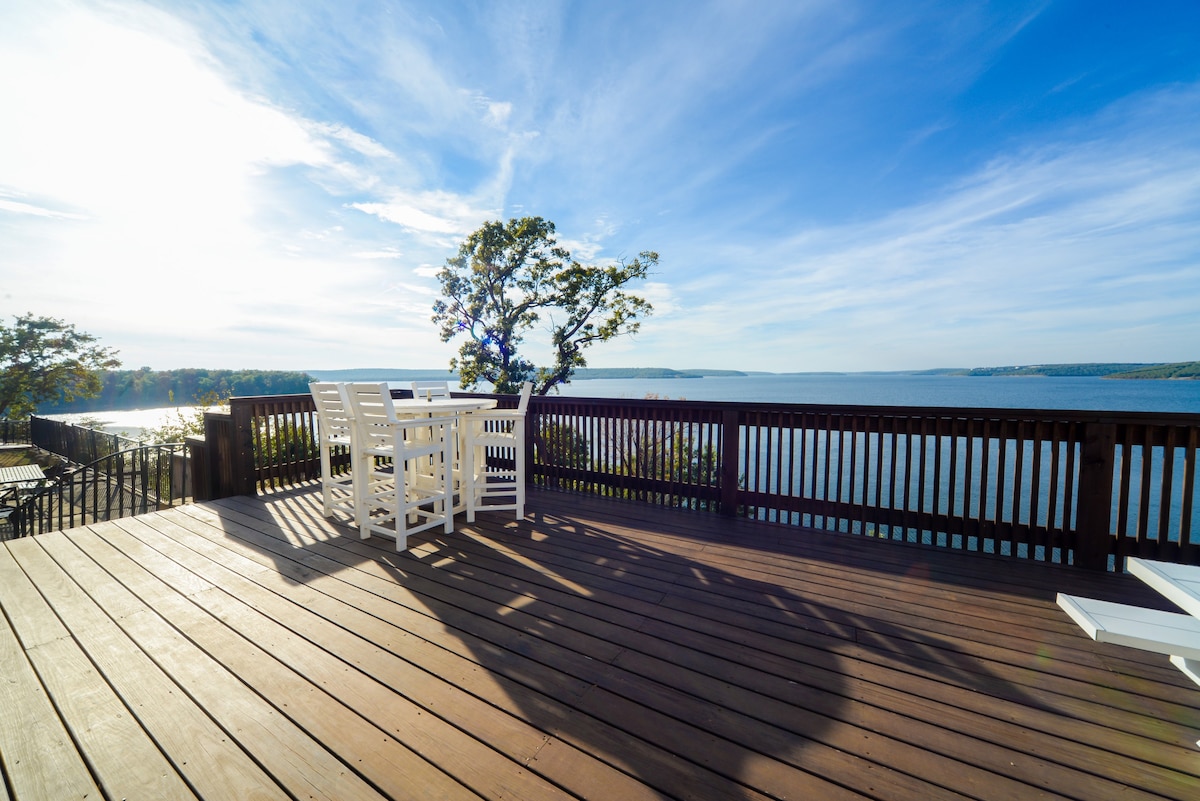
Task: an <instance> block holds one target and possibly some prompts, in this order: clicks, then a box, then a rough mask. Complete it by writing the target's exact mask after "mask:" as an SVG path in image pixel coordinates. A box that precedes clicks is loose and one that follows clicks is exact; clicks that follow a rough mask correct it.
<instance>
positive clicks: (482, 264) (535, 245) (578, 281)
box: [433, 217, 658, 395]
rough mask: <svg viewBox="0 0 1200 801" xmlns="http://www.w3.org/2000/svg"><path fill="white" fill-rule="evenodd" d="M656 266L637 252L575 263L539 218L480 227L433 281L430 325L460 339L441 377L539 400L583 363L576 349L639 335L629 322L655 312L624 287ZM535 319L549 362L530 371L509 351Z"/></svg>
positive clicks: (466, 385)
mask: <svg viewBox="0 0 1200 801" xmlns="http://www.w3.org/2000/svg"><path fill="white" fill-rule="evenodd" d="M657 263H658V254H657V253H653V252H651V251H644V252H643V253H641V254H639V256H638V258H636V259H634V260H633V261H631V262H628V263H626V262H625V261H623V260H622V261H620V262H618V263H617V264H613V265H610V266H608V267H595V266H589V265H583V264H580V263H579V262H577V261H574V260H573V259H572V258H571V254H570V253H569V252H568V251H567V250H566V249H565V248H563V247H561V246H559V245H558V243H557V241H556V240H555V238H554V223H552V222H549V221H547V220H543V219H542V218H541V217H522V218H521V219H515V218H514V219H511V220H509V221H508V224H507V225H506V224H503V223H501V222H499V221H495V222H486V223H484V224H483V226H482V227H480V228H479V230H477V231H475V233H473V234H471V235H470V236H468V237H467V239H466V241H464V242H463V243H462V245H460V246H459V249H458V255H457V256H455V257H454V258H451V259H447V260H446V266H445V267H443V268H442V270H441V272H439V273H438V276H437V277H438V281H439V282H440V283H441V286H442V295H443V296H444V297H445V299H443V300H439V301H437V303H435V304H434V306H433V312H434V313H433V321H434V322H435V323H437V324H438V326H439V328H440V333H441V337H442V341H443V342H449V341H450V340H451V339H453V338H454V337H456V336H458V335H459V334H465V335H466V336H467V341H466V342H464V343H463V345H462V347H461V348H459V351H458V356H457V357H456V358H454V359H451V361H450V369H451V370H455V369H457V370H458V372H459V378H460V383H461V384H462V386H463V387H464V388H469V387H473V386H475V385H476V384H477V383H479V382H480V381H487V382H490V383H491V384H492V385H493V386H494V387H495V391H496V392H501V393H516V392H518V391H519V390H520V387H521V384H522V383H523V382H525V381H532V382H533V383H534V392H535V393H536V394H538V395H545V394H546V393H547V392H549V391H550V389H551V388H552V387H554V386H555V385H557V384H564V383H567V382H568V381H569V380H570V378H571V374H572V373H574V371H575V370H576V369H578V368H580V367H584V366H585V365H586V364H587V361H586V360H585V359H584V356H583V351H584V349H585V348H587V347H590V346H591V345H593V344H594V343H596V342H604V341H606V340H609V339H612V338H613V337H615V336H618V335H620V334H632V333H635V332H636V331H637V330H638V327H639V325H640V323H639V322H638V318H639V317H644V316H647V315H649V314H651V313H652V312H653V311H654V309H653V307H652V306H651V305H650V304H649V303H648V302H647V301H646V300H645V299H643V298H641V297H638V296H637V295H632V294H629V293H628V292H625V291H624V289H623V288H624V287H625V286H626V285H627V284H629V283H631V282H632V281H635V280H637V279H644V278H646V276H647V275H648V274H649V271H650V268H651V267H653V266H654V265H656V264H657ZM543 317H545V318H546V322H547V323H548V327H549V332H550V346H551V348H552V350H553V353H554V363H553V364H552V365H551V366H549V367H535V366H534V364H533V363H532V362H531V361H529V360H528V359H526V358H524V357H522V356H520V355H519V354H518V352H517V349H518V347H519V346H520V345H521V343H522V342H523V341H524V338H525V334H526V332H527V331H528V330H529V329H530V328H532V327H533V326H534V325H535V324H536V323H538V322H539V321H541V320H542V319H543Z"/></svg>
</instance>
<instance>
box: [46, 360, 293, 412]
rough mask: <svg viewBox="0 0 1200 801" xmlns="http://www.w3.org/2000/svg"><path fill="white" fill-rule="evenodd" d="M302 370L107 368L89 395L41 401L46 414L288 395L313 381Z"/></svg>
mask: <svg viewBox="0 0 1200 801" xmlns="http://www.w3.org/2000/svg"><path fill="white" fill-rule="evenodd" d="M315 380H316V379H315V378H313V377H312V376H311V375H309V374H308V373H299V372H288V371H279V370H193V369H189V370H149V369H141V370H111V371H108V372H106V373H105V374H104V379H103V389H101V390H100V394H99V395H98V396H97V397H95V398H88V399H87V400H77V401H75V402H74V403H67V404H57V405H53V406H51V405H48V404H42V405H41V406H39V407H38V411H39V412H42V413H47V414H65V413H72V412H95V411H110V410H113V409H150V408H155V407H159V406H190V405H192V404H194V403H196V402H197V401H200V400H210V399H212V398H213V397H214V396H215V397H216V398H217V399H220V400H224V399H225V398H228V397H229V396H231V395H289V394H293V393H297V392H308V384H309V382H310V381H315Z"/></svg>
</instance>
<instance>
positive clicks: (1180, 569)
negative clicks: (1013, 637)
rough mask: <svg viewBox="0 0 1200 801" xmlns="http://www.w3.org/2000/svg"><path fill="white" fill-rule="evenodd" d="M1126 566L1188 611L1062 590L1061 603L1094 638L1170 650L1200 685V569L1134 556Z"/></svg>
mask: <svg viewBox="0 0 1200 801" xmlns="http://www.w3.org/2000/svg"><path fill="white" fill-rule="evenodd" d="M1125 565H1126V569H1127V570H1128V571H1129V572H1130V573H1131V574H1132V575H1134V576H1137V577H1138V578H1140V579H1141V580H1142V581H1144V582H1145V583H1146V584H1148V585H1149V586H1150V587H1152V588H1154V589H1155V590H1156V591H1158V592H1159V593H1160V594H1162V595H1163V596H1164V597H1165V598H1167V599H1168V600H1170V601H1171V602H1172V603H1174V604H1175V605H1177V606H1179V607H1180V608H1181V609H1183V610H1184V611H1186V612H1187V614H1180V613H1178V612H1162V611H1159V610H1157V609H1145V608H1143V607H1140V606H1130V605H1128V604H1118V603H1112V602H1109V601H1100V600H1097V599H1095V598H1080V597H1078V596H1073V595H1065V594H1063V593H1059V594H1058V598H1057V601H1058V605H1059V606H1060V607H1062V609H1063V610H1064V611H1065V612H1066V613H1067V614H1068V615H1069V616H1070V617H1071V619H1072V620H1074V621H1075V622H1076V623H1077V624H1078V625H1079V627H1080V628H1082V629H1083V630H1084V631H1085V632H1087V634H1088V636H1090V637H1091V638H1092V639H1093V640H1095V641H1096V642H1110V643H1116V644H1117V645H1125V646H1128V647H1130V648H1138V649H1141V650H1143V651H1151V652H1153V653H1159V654H1166V655H1168V656H1170V657H1171V664H1173V665H1175V667H1177V668H1179V670H1180V671H1182V672H1183V674H1184V675H1186V676H1187V677H1189V678H1190V679H1191V680H1192V681H1194V682H1196V683H1197V684H1200V567H1197V566H1194V565H1180V564H1173V563H1170V562H1157V561H1153V560H1150V559H1141V558H1138V557H1136V556H1131V557H1129V558H1128V559H1127V560H1126V562H1125ZM1197 745H1200V741H1197Z"/></svg>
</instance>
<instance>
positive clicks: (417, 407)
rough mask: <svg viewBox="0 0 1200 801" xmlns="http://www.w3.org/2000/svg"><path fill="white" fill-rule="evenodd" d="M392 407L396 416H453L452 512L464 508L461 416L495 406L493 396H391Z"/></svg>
mask: <svg viewBox="0 0 1200 801" xmlns="http://www.w3.org/2000/svg"><path fill="white" fill-rule="evenodd" d="M392 408H393V409H395V410H396V416H397V417H424V416H426V415H429V416H430V417H454V418H455V424H454V466H453V473H454V485H455V486H454V489H455V493H456V494H458V495H459V501H458V503H457V504H454V505H453V509H454V513H455V514H457V513H458V512H461V511H463V510H464V509H466V500H465V498H463V497H462V493H461V492H458V490H459V488H460V485H461V484H462V464H461V461H462V458H461V455H462V452H463V435H462V426H461V425H459V423H460V422H461V418H462V416H463V415H465V414H470V413H471V412H478V411H483V410H484V409H494V408H496V399H495V398H428V397H426V398H393V399H392Z"/></svg>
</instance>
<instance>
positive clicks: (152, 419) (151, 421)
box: [47, 374, 1200, 438]
mask: <svg viewBox="0 0 1200 801" xmlns="http://www.w3.org/2000/svg"><path fill="white" fill-rule="evenodd" d="M396 386H397V387H399V386H401V385H400V384H396ZM403 386H404V387H406V388H407V384H404V385H403ZM560 394H562V395H566V396H572V397H593V398H633V399H638V398H645V397H647V396H648V395H658V396H659V397H662V398H673V399H681V398H683V399H687V400H704V401H762V402H766V403H817V404H833V405H866V406H962V407H968V408H997V409H1084V410H1089V409H1090V410H1101V411H1125V412H1190V413H1193V414H1200V381H1118V380H1113V379H1105V378H1043V377H1004V378H998V377H994V376H944V375H864V374H849V375H752V376H745V377H711V378H708V377H706V378H657V379H654V378H633V379H592V380H588V381H574V382H572V383H570V384H567V385H566V386H565V387H562V389H561V393H560ZM193 409H194V407H189V406H182V407H168V408H158V409H124V410H119V411H109V412H88V413H86V414H64V415H47V416H48V417H53V418H55V419H60V420H68V421H70V422H74V423H77V422H80V421H81V420H85V419H86V420H98V421H100V427H101V428H102V429H103V430H105V431H109V432H111V433H116V434H125V435H127V436H130V437H134V438H136V437H138V436H140V435H141V433H142V431H143V430H144V429H147V428H154V427H157V426H161V425H162V424H163V423H164V422H167V421H172V422H174V421H175V420H176V417H177V413H180V412H182V413H183V414H184V415H185V416H188V417H190V416H191V414H192V410H193Z"/></svg>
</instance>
